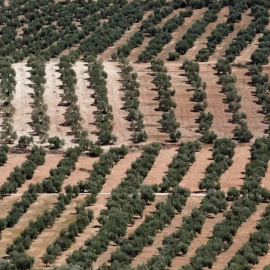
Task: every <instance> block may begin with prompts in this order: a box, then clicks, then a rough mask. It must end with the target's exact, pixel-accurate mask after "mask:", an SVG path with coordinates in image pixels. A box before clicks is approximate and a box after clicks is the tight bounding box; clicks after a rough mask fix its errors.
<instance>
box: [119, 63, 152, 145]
mask: <svg viewBox="0 0 270 270" xmlns="http://www.w3.org/2000/svg"><path fill="white" fill-rule="evenodd" d="M119 63H120V68H121V78H122V80H123V81H122V89H123V91H124V109H125V110H126V111H127V112H128V116H127V120H128V121H129V122H130V126H129V128H130V130H131V131H132V134H131V140H132V141H133V142H134V143H140V142H145V141H146V140H147V133H146V131H145V129H144V123H143V113H142V112H141V111H140V110H139V105H140V101H139V96H140V83H139V82H138V81H137V76H138V74H137V73H134V72H132V71H133V67H132V66H131V65H129V61H128V59H127V58H120V59H119Z"/></svg>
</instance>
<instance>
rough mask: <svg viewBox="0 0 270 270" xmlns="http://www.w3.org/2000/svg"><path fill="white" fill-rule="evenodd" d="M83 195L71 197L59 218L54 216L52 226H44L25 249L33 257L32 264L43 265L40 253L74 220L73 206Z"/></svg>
mask: <svg viewBox="0 0 270 270" xmlns="http://www.w3.org/2000/svg"><path fill="white" fill-rule="evenodd" d="M84 198H85V195H79V196H78V197H77V198H76V199H73V200H72V201H71V203H70V204H68V205H67V206H66V209H65V210H64V211H63V213H62V214H61V217H60V218H56V220H55V223H54V224H53V226H52V227H49V228H46V229H45V230H44V231H43V232H42V233H41V234H39V236H38V238H37V239H35V240H34V241H33V243H32V245H31V246H30V249H29V250H28V251H27V254H28V255H29V256H33V257H35V264H34V266H44V264H43V263H42V261H41V259H42V255H43V254H44V253H45V252H46V248H47V246H48V245H49V244H51V243H53V242H54V241H55V240H56V238H57V236H58V235H59V233H60V231H61V230H62V229H64V228H67V227H68V225H69V224H70V223H71V222H73V221H75V219H76V210H75V207H76V205H78V204H81V203H82V202H83V201H84Z"/></svg>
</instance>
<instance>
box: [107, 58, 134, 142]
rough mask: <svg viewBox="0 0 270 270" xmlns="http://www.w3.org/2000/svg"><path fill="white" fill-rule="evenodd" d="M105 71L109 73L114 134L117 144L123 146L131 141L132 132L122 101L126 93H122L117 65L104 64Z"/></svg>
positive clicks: (108, 85) (108, 86) (108, 84)
mask: <svg viewBox="0 0 270 270" xmlns="http://www.w3.org/2000/svg"><path fill="white" fill-rule="evenodd" d="M103 65H104V71H105V72H107V74H108V77H107V89H108V100H109V104H110V105H112V108H113V111H112V113H113V117H114V119H113V134H114V135H116V137H117V143H118V144H122V143H125V142H128V141H129V140H130V135H131V132H130V131H129V122H128V121H127V120H126V119H125V118H126V116H127V115H128V113H127V111H125V110H123V106H124V102H123V100H122V98H123V96H124V93H123V91H121V88H122V84H121V82H120V79H121V76H120V73H119V72H120V68H119V67H118V66H117V64H116V63H113V62H109V61H105V62H103Z"/></svg>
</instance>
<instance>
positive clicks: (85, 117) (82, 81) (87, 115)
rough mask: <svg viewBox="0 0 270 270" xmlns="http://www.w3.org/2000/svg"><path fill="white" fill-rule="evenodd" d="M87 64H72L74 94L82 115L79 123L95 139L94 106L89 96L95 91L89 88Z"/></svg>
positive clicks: (90, 137)
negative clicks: (75, 79) (74, 83)
mask: <svg viewBox="0 0 270 270" xmlns="http://www.w3.org/2000/svg"><path fill="white" fill-rule="evenodd" d="M87 65H88V64H87V63H86V62H82V61H77V62H76V63H75V65H74V66H73V69H74V71H75V72H76V76H77V85H76V95H77V97H78V101H77V105H78V106H79V107H80V113H81V116H82V121H81V125H82V127H83V129H84V130H86V131H88V138H89V139H90V140H91V141H93V142H96V141H97V127H96V125H95V117H94V112H95V111H96V107H95V106H94V105H93V104H94V98H93V97H92V96H91V95H93V94H94V93H95V92H94V90H93V89H91V88H90V82H89V75H88V66H87Z"/></svg>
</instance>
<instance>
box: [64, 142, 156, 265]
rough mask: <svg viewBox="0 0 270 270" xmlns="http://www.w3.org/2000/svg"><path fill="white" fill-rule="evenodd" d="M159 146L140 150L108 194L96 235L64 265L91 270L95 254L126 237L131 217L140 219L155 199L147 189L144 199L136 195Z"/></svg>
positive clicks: (95, 257)
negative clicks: (140, 152) (147, 204)
mask: <svg viewBox="0 0 270 270" xmlns="http://www.w3.org/2000/svg"><path fill="white" fill-rule="evenodd" d="M160 149H161V145H160V144H157V143H152V144H150V145H147V146H145V147H144V148H143V153H142V155H141V156H140V157H139V158H137V159H136V161H134V162H133V163H132V165H131V168H130V169H128V170H127V174H126V177H125V178H124V179H123V180H122V181H121V183H120V184H119V185H118V186H117V187H116V188H115V189H114V190H113V191H112V195H111V197H110V198H109V200H108V201H107V204H106V206H107V208H106V209H104V210H102V211H101V214H100V216H99V218H98V221H99V223H100V224H101V227H100V230H99V232H98V233H97V234H96V235H95V236H94V237H92V238H90V239H88V240H86V242H85V245H86V247H85V248H82V249H80V250H76V251H74V252H73V253H72V254H71V255H70V256H69V257H68V258H67V263H68V264H76V265H79V266H82V267H84V268H91V266H92V264H93V262H94V261H95V260H96V259H97V257H98V255H99V254H101V253H102V252H105V251H106V250H107V247H108V244H109V242H110V241H117V239H119V238H121V237H123V236H124V235H125V234H126V230H127V225H128V224H132V223H133V222H134V216H135V215H138V216H142V213H143V210H144V208H145V205H146V203H147V202H148V201H149V200H151V201H152V200H153V199H154V198H155V196H154V194H153V190H152V189H151V190H150V191H149V192H150V194H148V195H147V196H146V197H145V198H144V197H143V196H142V194H140V186H141V183H142V182H143V180H144V179H145V177H146V176H147V174H148V173H149V171H150V170H151V168H152V166H153V164H154V161H155V159H156V157H157V156H158V154H159V152H160Z"/></svg>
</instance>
